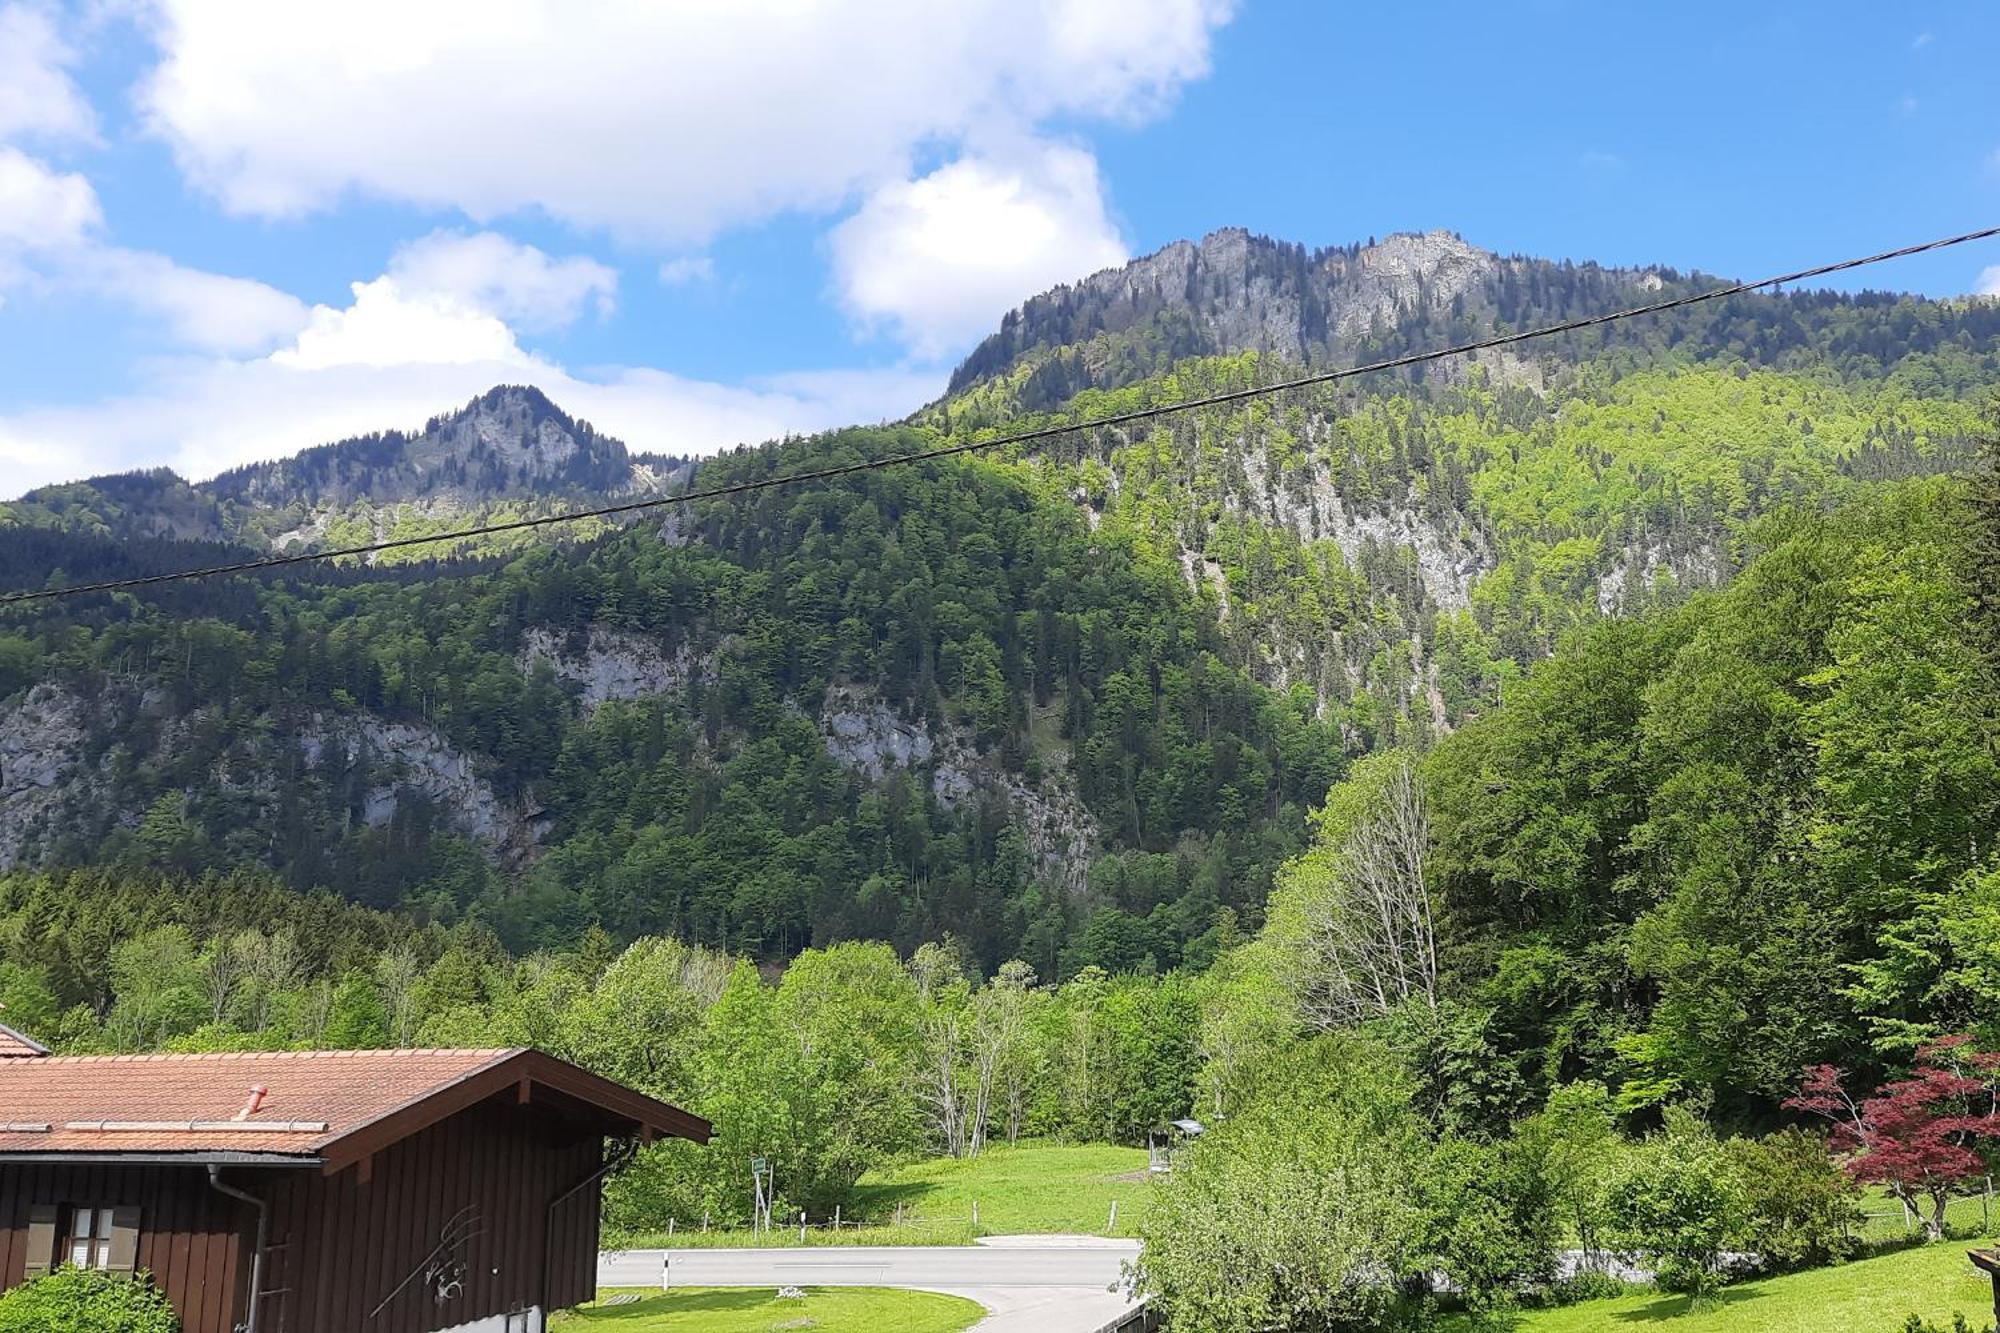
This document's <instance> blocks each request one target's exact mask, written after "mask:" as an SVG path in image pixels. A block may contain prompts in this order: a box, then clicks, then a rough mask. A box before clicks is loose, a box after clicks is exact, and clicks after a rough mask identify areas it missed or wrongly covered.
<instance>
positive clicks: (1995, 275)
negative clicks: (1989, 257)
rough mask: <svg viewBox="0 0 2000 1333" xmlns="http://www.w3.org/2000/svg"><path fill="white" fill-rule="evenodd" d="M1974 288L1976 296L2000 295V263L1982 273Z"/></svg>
mask: <svg viewBox="0 0 2000 1333" xmlns="http://www.w3.org/2000/svg"><path fill="white" fill-rule="evenodd" d="M1972 290H1973V294H1974V295H1976V296H2000V264H1995V265H1993V266H1992V267H1991V268H1988V269H1987V270H1986V271H1985V272H1983V273H1981V274H1980V275H1979V281H1978V282H1977V283H1975V284H1974V285H1973V288H1972Z"/></svg>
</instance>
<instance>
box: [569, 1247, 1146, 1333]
mask: <svg viewBox="0 0 2000 1333" xmlns="http://www.w3.org/2000/svg"><path fill="white" fill-rule="evenodd" d="M994 1239H995V1240H996V1241H997V1242H998V1243H997V1244H980V1245H904V1246H862V1245H855V1246H846V1245H828V1246H821V1247H816V1248H815V1247H806V1248H799V1249H789V1248H788V1249H771V1250H673V1251H665V1250H619V1251H606V1252H605V1253H603V1254H601V1255H599V1256H598V1259H597V1284H598V1286H599V1287H653V1288H657V1287H658V1286H659V1285H660V1264H661V1260H662V1259H663V1258H665V1257H666V1256H667V1255H668V1254H669V1253H671V1255H672V1259H673V1267H672V1272H673V1284H674V1285H675V1286H677V1287H786V1286H791V1287H910V1288H915V1289H918V1290H923V1291H942V1292H946V1293H949V1294H950V1295H953V1296H965V1297H968V1298H970V1299H972V1300H975V1301H978V1302H979V1303H980V1304H981V1305H984V1306H985V1307H986V1308H987V1310H989V1311H990V1312H991V1313H990V1314H989V1315H988V1317H987V1318H986V1319H984V1320H982V1321H981V1322H980V1323H979V1324H978V1325H977V1326H976V1328H977V1333H1097V1330H1098V1329H1100V1328H1102V1327H1104V1326H1105V1325H1106V1324H1108V1323H1110V1322H1111V1321H1112V1320H1114V1319H1116V1318H1117V1317H1118V1316H1119V1315H1121V1314H1123V1313H1125V1312H1126V1311H1127V1310H1129V1309H1131V1308H1132V1302H1131V1301H1130V1300H1129V1299H1127V1298H1126V1296H1125V1295H1124V1294H1123V1293H1122V1292H1120V1291H1117V1290H1114V1288H1116V1287H1117V1286H1118V1284H1119V1266H1120V1265H1121V1264H1123V1263H1124V1262H1125V1261H1126V1260H1128V1259H1133V1258H1136V1257H1137V1256H1138V1253H1139V1246H1138V1243H1137V1242H1135V1241H1106V1240H1100V1239H1097V1238H1094V1237H1077V1238H1074V1239H1066V1238H1059V1237H1045V1236H1035V1237H1025V1236H1024V1237H995V1238H994Z"/></svg>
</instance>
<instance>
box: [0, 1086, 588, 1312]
mask: <svg viewBox="0 0 2000 1333" xmlns="http://www.w3.org/2000/svg"><path fill="white" fill-rule="evenodd" d="M602 1129H603V1126H602V1125H601V1124H600V1123H595V1122H593V1121H589V1120H585V1121H582V1122H579V1120H578V1119H577V1118H576V1117H574V1116H570V1115H564V1114H561V1113H559V1112H558V1111H557V1110H555V1109H554V1108H553V1107H549V1106H543V1105H537V1104H534V1103H532V1102H531V1103H530V1104H529V1105H526V1106H522V1105H518V1104H517V1103H516V1098H515V1094H514V1090H513V1088H512V1087H511V1086H510V1087H509V1089H508V1091H507V1093H506V1095H505V1096H504V1097H495V1098H492V1099H490V1100H487V1101H483V1102H480V1103H478V1104H476V1105H473V1106H471V1107H468V1108H467V1109H465V1110H462V1111H459V1112H457V1113H456V1114H454V1115H452V1116H450V1117H449V1118H447V1119H445V1120H442V1121H439V1122H438V1123H436V1124H434V1125H432V1126H430V1127H429V1128H427V1129H423V1130H420V1131H418V1132H417V1133H415V1134H412V1135H410V1136H408V1137H407V1138H403V1139H401V1140H399V1141H397V1142H394V1143H391V1144H388V1145H387V1146H385V1147H383V1148H382V1149H381V1150H380V1151H378V1152H376V1153H375V1154H374V1155H373V1159H372V1161H371V1162H369V1163H367V1171H368V1175H369V1179H368V1181H367V1182H366V1183H363V1181H362V1179H361V1177H362V1172H363V1164H362V1163H356V1164H355V1165H352V1166H348V1167H345V1168H343V1169H340V1170H337V1171H335V1172H333V1173H332V1174H330V1175H329V1174H324V1173H322V1172H321V1171H320V1170H318V1169H317V1168H311V1167H305V1168H301V1167H264V1166H258V1167H249V1166H230V1167H225V1168H224V1169H223V1179H224V1180H225V1181H226V1182H227V1183H229V1184H230V1185H232V1186H234V1187H236V1188H238V1189H242V1190H245V1191H247V1192H249V1193H251V1194H254V1195H257V1196H258V1197H260V1198H263V1199H265V1200H267V1201H268V1203H269V1205H270V1213H269V1220H268V1223H267V1232H266V1251H265V1264H264V1281H263V1287H264V1290H265V1292H266V1293H267V1294H266V1296H265V1297H264V1299H263V1300H262V1301H261V1303H260V1304H261V1309H260V1312H259V1314H260V1319H259V1333H431V1330H435V1329H440V1328H449V1327H452V1326H454V1325H457V1324H463V1323H469V1322H471V1321H473V1320H475V1319H483V1318H488V1317H491V1316H494V1315H500V1314H506V1313H510V1312H513V1311H516V1310H527V1309H533V1308H537V1307H539V1308H542V1309H543V1310H544V1311H545V1312H546V1311H550V1310H557V1309H562V1308H565V1307H568V1306H573V1305H578V1304H581V1303H583V1302H584V1301H587V1300H589V1299H590V1298H591V1297H593V1296H594V1295H595V1294H596V1282H597V1237H598V1223H599V1213H600V1207H601V1202H600V1200H601V1192H600V1190H599V1189H598V1188H596V1187H595V1186H591V1187H588V1188H585V1189H583V1190H582V1191H581V1192H579V1193H578V1194H577V1195H575V1196H574V1197H572V1198H571V1199H569V1200H568V1201H567V1202H565V1203H564V1204H562V1205H561V1206H559V1207H558V1208H556V1209H555V1210H554V1213H553V1224H554V1225H553V1228H551V1226H550V1222H551V1212H550V1204H551V1202H552V1201H554V1200H555V1199H556V1198H558V1197H559V1196H561V1195H562V1194H564V1193H565V1192H566V1191H568V1190H571V1189H572V1188H574V1187H575V1186H576V1185H578V1184H579V1183H580V1182H582V1181H585V1180H587V1179H589V1177H590V1176H591V1175H592V1173H594V1172H595V1171H597V1170H598V1169H599V1168H600V1166H601V1165H602V1163H603V1160H604V1157H603V1153H604V1142H603V1138H602ZM35 1203H76V1204H114V1205H136V1206H138V1207H139V1208H140V1209H141V1210H142V1212H141V1218H140V1237H139V1264H140V1266H141V1267H142V1268H146V1269H149V1270H150V1271H151V1272H152V1273H153V1274H154V1277H155V1280H156V1281H158V1282H159V1284H160V1286H161V1288H162V1289H163V1290H164V1291H165V1292H166V1293H167V1295H168V1297H169V1298H170V1299H171V1300H172V1301H173V1303H174V1305H175V1308H176V1309H177V1310H179V1311H180V1314H181V1319H182V1322H183V1324H184V1325H185V1333H231V1330H232V1329H234V1328H235V1327H236V1325H237V1324H238V1323H239V1322H240V1321H242V1320H243V1319H244V1318H245V1317H246V1315H247V1313H248V1311H247V1309H246V1306H245V1302H246V1298H247V1295H248V1290H249V1283H250V1264H251V1250H252V1235H253V1231H254V1227H255V1216H256V1215H255V1211H254V1210H253V1209H252V1208H251V1207H250V1206H249V1205H248V1204H244V1203H239V1202H236V1201H234V1200H231V1199H228V1198H226V1197H224V1196H222V1195H220V1194H217V1193H216V1192H214V1191H213V1190H211V1189H210V1188H209V1183H208V1178H207V1174H206V1171H205V1169H204V1168H202V1167H199V1166H157V1167H156V1166H88V1165H41V1164H35V1163H6V1162H0V1285H6V1286H11V1285H13V1284H15V1283H17V1282H19V1281H21V1279H22V1274H23V1271H24V1265H25V1260H26V1232H27V1215H28V1208H29V1207H30V1206H31V1205H33V1204H35ZM454 1219H456V1220H457V1223H456V1230H455V1231H453V1232H451V1233H450V1234H449V1235H448V1233H447V1228H451V1227H453V1225H454ZM452 1238H457V1239H459V1240H460V1242H461V1243H459V1244H457V1245H445V1244H444V1242H445V1241H446V1240H448V1239H452ZM441 1249H442V1251H443V1253H442V1255H441V1256H440V1255H439V1253H438V1252H439V1251H440V1250H441ZM438 1257H442V1258H443V1259H444V1260H445V1261H446V1266H447V1268H448V1269H449V1271H448V1272H446V1273H445V1275H444V1276H445V1278H446V1279H447V1280H446V1281H444V1282H442V1283H441V1282H440V1281H439V1275H438V1274H437V1273H436V1272H433V1273H432V1274H431V1275H430V1277H429V1278H427V1277H426V1276H425V1274H424V1271H423V1270H424V1269H425V1267H426V1263H427V1261H428V1260H431V1259H433V1258H438ZM545 1264H546V1268H545ZM454 1276H455V1277H456V1278H457V1279H458V1285H457V1287H456V1288H455V1289H454V1288H453V1287H452V1286H451V1285H450V1282H449V1280H448V1279H450V1278H451V1277H454ZM406 1278H408V1279H410V1280H409V1281H408V1282H407V1284H404V1280H405V1279H406ZM545 1283H546V1285H547V1290H544V1284H545ZM399 1284H404V1285H403V1286H402V1289H401V1291H400V1292H399V1293H398V1294H396V1295H394V1297H393V1298H392V1297H391V1293H392V1292H394V1291H396V1288H397V1287H398V1285H399ZM440 1285H442V1286H444V1287H445V1290H444V1291H443V1292H442V1293H441V1292H440V1290H439V1287H440ZM385 1301H387V1304H386V1305H384V1304H383V1302H385ZM378 1306H381V1307H382V1308H381V1309H380V1311H379V1313H376V1311H377V1307H378Z"/></svg>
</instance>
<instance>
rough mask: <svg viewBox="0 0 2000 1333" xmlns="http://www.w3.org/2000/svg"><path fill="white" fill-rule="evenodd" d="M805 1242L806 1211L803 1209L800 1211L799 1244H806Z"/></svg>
mask: <svg viewBox="0 0 2000 1333" xmlns="http://www.w3.org/2000/svg"><path fill="white" fill-rule="evenodd" d="M805 1240H806V1210H805V1209H803V1208H801V1209H799V1244H801V1245H803V1244H805Z"/></svg>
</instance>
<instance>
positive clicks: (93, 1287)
mask: <svg viewBox="0 0 2000 1333" xmlns="http://www.w3.org/2000/svg"><path fill="white" fill-rule="evenodd" d="M180 1328H181V1321H180V1316H178V1315H176V1314H175V1313H174V1308H173V1306H171V1305H169V1304H167V1298H166V1297H165V1296H162V1295H161V1294H160V1291H159V1288H157V1287H155V1286H154V1285H153V1283H152V1280H151V1279H150V1278H149V1277H148V1276H147V1275H146V1274H144V1273H141V1274H139V1275H138V1276H137V1277H126V1276H123V1275H122V1274H112V1273H100V1272H98V1271H96V1270H95V1269H89V1268H58V1269H57V1270H56V1271H55V1272H53V1273H51V1274H49V1275H48V1276H47V1277H41V1278H36V1279H35V1280H34V1281H33V1282H27V1283H23V1284H22V1285H21V1286H18V1287H15V1288H14V1289H13V1290H12V1291H9V1292H7V1293H6V1294H5V1295H0V1333H180Z"/></svg>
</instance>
